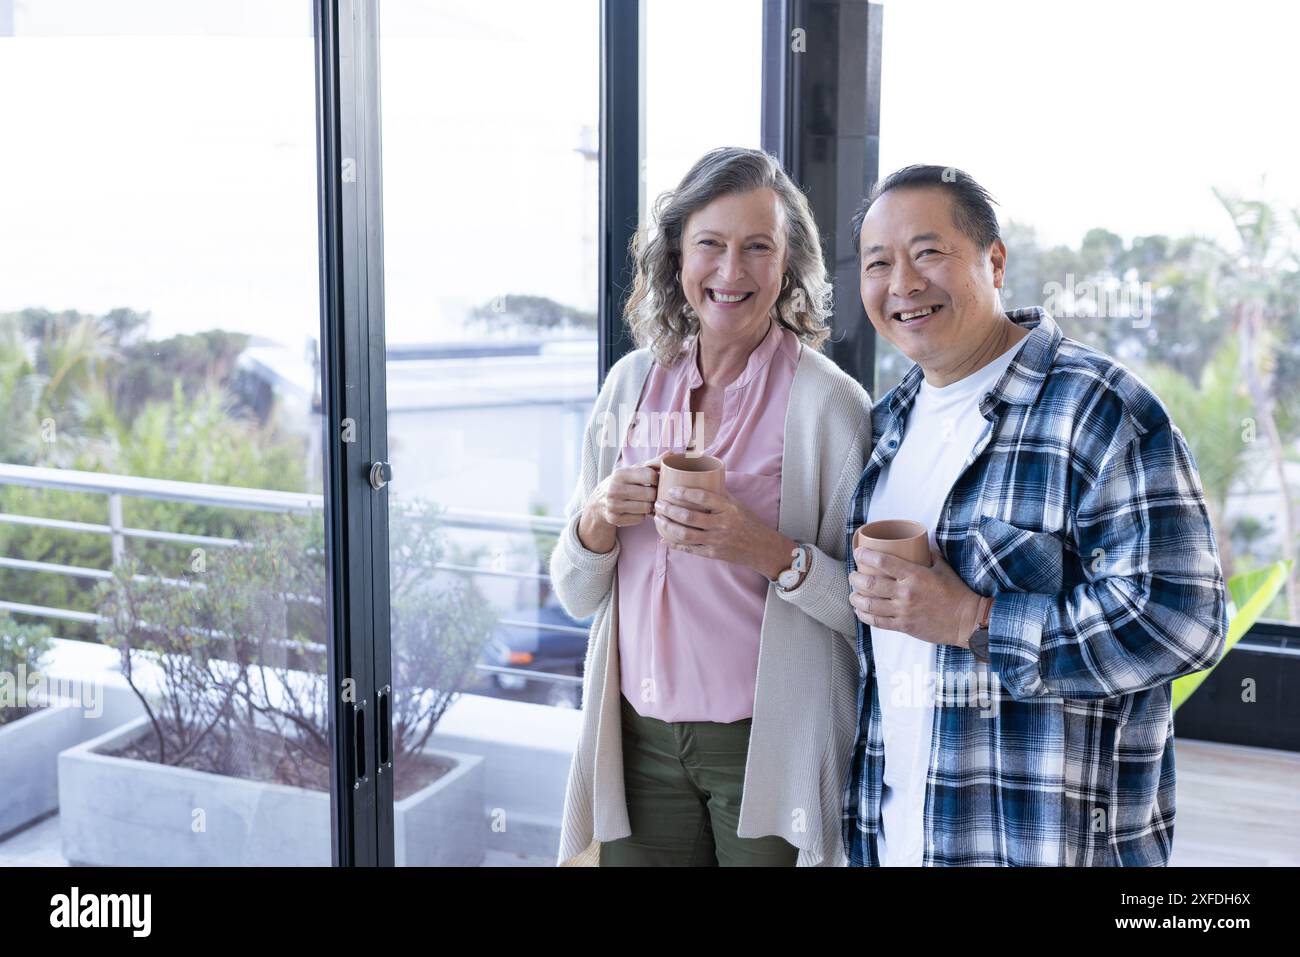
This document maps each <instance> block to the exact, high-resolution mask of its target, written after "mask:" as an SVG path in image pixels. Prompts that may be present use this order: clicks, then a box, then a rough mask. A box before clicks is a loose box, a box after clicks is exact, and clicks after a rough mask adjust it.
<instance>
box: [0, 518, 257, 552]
mask: <svg viewBox="0 0 1300 957" xmlns="http://www.w3.org/2000/svg"><path fill="white" fill-rule="evenodd" d="M0 522H7V523H8V524H10V525H33V526H35V527H37V528H55V529H59V530H60V531H65V532H87V533H90V534H94V535H112V534H114V532H113V527H112V526H111V525H97V524H95V523H94V522H72V521H68V520H67V519H62V518H45V517H44V516H41V515H15V514H12V513H10V512H0ZM119 531H120V534H122V535H124V536H126V537H128V538H145V539H153V540H155V541H160V542H177V543H184V544H186V545H215V546H217V547H219V548H236V547H238V546H240V545H242V544H243V543H242V542H241V541H240V540H239V539H237V538H216V537H214V536H212V535H192V534H189V533H187V532H161V531H154V530H152V529H147V528H123V529H120V530H119Z"/></svg>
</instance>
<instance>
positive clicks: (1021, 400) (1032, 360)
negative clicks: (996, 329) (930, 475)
mask: <svg viewBox="0 0 1300 957" xmlns="http://www.w3.org/2000/svg"><path fill="white" fill-rule="evenodd" d="M1005 315H1006V317H1007V318H1008V319H1010V320H1011V321H1012V322H1014V323H1015V324H1016V325H1018V326H1022V327H1023V328H1025V329H1028V330H1029V335H1028V336H1026V337H1025V341H1024V342H1023V344H1022V346H1021V349H1020V351H1019V352H1017V353H1016V356H1015V358H1014V359H1012V360H1011V364H1010V365H1009V366H1007V369H1006V371H1005V372H1003V373H1002V377H1001V378H1000V379H998V382H997V385H995V386H994V387H993V388H992V389H990V390H989V392H988V395H987V397H986V399H987V401H985V402H982V403H981V411H983V410H984V408H985V407H986V406H987V407H988V408H990V409H991V408H993V407H994V406H996V405H997V404H998V403H1000V402H1006V403H1008V404H1009V405H1033V404H1034V403H1035V402H1037V401H1038V394H1039V393H1040V392H1042V391H1043V384H1044V383H1045V382H1046V381H1047V373H1048V371H1049V370H1050V369H1051V368H1052V362H1053V361H1054V360H1055V359H1056V350H1057V348H1058V347H1059V346H1060V344H1061V329H1060V327H1059V326H1058V325H1057V324H1056V322H1055V321H1054V320H1053V319H1052V317H1051V316H1050V315H1048V314H1047V310H1045V309H1043V308H1042V307H1041V306H1029V307H1027V308H1024V309H1011V310H1008V311H1007V312H1006V313H1005ZM924 378H925V373H924V372H923V371H922V370H921V367H920V365H913V366H912V368H910V369H908V370H907V374H906V375H904V376H903V381H901V382H900V383H898V386H897V387H896V388H895V389H894V390H893V392H892V393H891V395H890V398H889V411H890V412H897V411H898V410H899V409H900V408H906V407H907V406H910V405H911V404H912V400H913V399H914V398H915V397H916V393H917V390H919V389H920V388H921V380H922V379H924Z"/></svg>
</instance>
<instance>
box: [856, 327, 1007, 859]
mask: <svg viewBox="0 0 1300 957" xmlns="http://www.w3.org/2000/svg"><path fill="white" fill-rule="evenodd" d="M1026 338H1027V337H1022V338H1021V339H1020V341H1018V342H1017V343H1016V344H1015V345H1014V346H1012V347H1011V348H1010V349H1008V350H1007V351H1006V352H1004V353H1002V355H1000V356H998V358H996V359H994V360H993V361H992V362H990V363H989V364H988V365H986V366H985V367H984V368H982V369H980V370H979V371H978V372H973V373H971V374H970V375H968V376H967V377H966V378H964V379H960V380H958V381H957V382H953V383H950V384H949V385H946V386H944V387H943V388H941V389H937V388H935V387H934V386H932V385H930V384H929V383H928V382H926V381H925V380H922V381H921V388H920V390H919V391H918V392H917V395H916V399H915V400H914V402H913V404H912V409H911V411H910V412H909V413H908V417H907V424H906V426H905V431H904V433H903V440H902V443H901V444H900V445H899V448H898V453H897V455H895V456H894V458H893V460H892V461H890V462H889V464H887V465H886V466H885V467H884V468H883V469H882V470H881V472H880V477H879V479H878V480H877V481H876V487H875V489H874V490H873V491H872V494H871V503H870V505H869V506H868V507H867V521H868V522H876V521H880V520H882V519H911V520H912V521H914V522H920V523H921V524H922V525H924V526H925V527H926V528H927V529H929V531H930V545H931V547H933V546H934V545H935V538H934V530H935V526H936V525H937V524H938V522H939V512H940V509H942V508H943V503H944V502H945V501H946V500H947V498H948V493H949V492H950V491H951V490H952V486H953V483H954V482H956V481H957V478H958V476H959V475H960V474H961V471H962V466H963V465H964V464H965V463H966V457H967V456H968V455H969V454H970V451H971V449H973V448H974V447H975V443H976V442H978V441H979V438H980V436H981V435H983V433H984V429H985V427H987V425H988V420H987V419H985V418H984V416H982V415H980V411H979V404H980V399H981V398H983V396H984V393H986V392H988V391H989V390H990V389H992V388H993V386H994V385H996V384H997V381H998V379H999V378H1001V376H1002V373H1003V372H1004V371H1006V368H1007V366H1009V365H1010V364H1011V360H1012V359H1014V358H1015V355H1016V353H1017V352H1018V351H1019V350H1020V347H1021V346H1023V345H1024V343H1025V339H1026ZM871 649H872V654H873V657H874V662H875V671H876V680H877V684H876V689H877V694H878V695H879V698H880V713H881V730H882V733H883V735H884V743H885V779H884V789H883V791H882V792H881V804H880V817H881V833H880V835H879V841H878V846H879V851H880V863H881V866H882V867H919V866H920V865H921V863H922V857H923V854H924V851H925V782H926V777H927V775H928V774H929V770H930V744H931V741H930V738H931V733H932V730H933V726H934V692H935V685H936V680H937V679H936V676H935V668H936V665H937V661H936V656H937V646H936V645H933V644H931V643H930V642H928V641H923V640H921V639H919V638H913V637H911V636H910V635H907V634H904V633H902V632H898V631H888V630H885V629H881V628H872V630H871ZM886 836H888V839H889V842H888V845H887V844H886V841H885V838H886Z"/></svg>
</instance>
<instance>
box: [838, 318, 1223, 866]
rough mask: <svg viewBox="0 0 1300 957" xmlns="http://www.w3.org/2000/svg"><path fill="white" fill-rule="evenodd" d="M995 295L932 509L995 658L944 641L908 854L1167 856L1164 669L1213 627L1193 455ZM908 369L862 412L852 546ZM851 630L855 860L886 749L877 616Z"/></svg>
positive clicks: (1201, 664)
mask: <svg viewBox="0 0 1300 957" xmlns="http://www.w3.org/2000/svg"><path fill="white" fill-rule="evenodd" d="M1007 316H1008V317H1009V318H1010V319H1011V320H1012V321H1014V322H1016V323H1017V324H1019V325H1021V326H1024V327H1026V328H1028V329H1030V330H1031V331H1030V333H1029V335H1028V337H1027V338H1026V340H1025V343H1024V346H1023V348H1022V349H1021V351H1020V352H1019V354H1018V355H1017V356H1016V358H1015V359H1014V361H1013V362H1012V363H1011V365H1010V366H1009V367H1008V368H1007V370H1006V372H1005V373H1004V374H1003V376H1002V378H1001V379H1000V380H999V382H998V384H997V385H996V386H995V387H994V389H993V390H992V391H991V392H989V393H987V394H986V395H984V396H983V398H982V400H981V404H980V412H981V413H982V414H983V416H984V418H986V419H988V420H989V422H990V425H989V426H988V427H987V428H986V429H985V431H984V433H983V435H982V436H981V438H980V440H979V441H978V442H977V443H976V445H975V447H974V449H973V450H972V452H971V454H970V456H969V457H968V458H967V460H966V463H965V466H964V470H963V472H962V473H961V475H960V476H959V477H958V479H957V481H956V483H955V484H954V485H953V488H952V490H951V491H950V492H949V495H948V499H947V501H946V502H945V503H944V507H943V509H942V510H941V512H940V519H939V522H938V527H937V528H936V530H935V535H936V541H937V544H938V546H939V548H940V549H941V550H942V551H943V554H944V556H945V558H946V559H947V561H948V562H949V563H950V564H951V565H952V567H953V568H954V569H955V570H956V571H957V573H958V574H959V575H960V576H961V577H962V579H963V580H964V581H965V582H966V584H967V585H968V586H969V587H970V588H972V589H973V590H975V591H977V592H979V593H980V594H981V595H993V596H994V601H993V608H992V613H991V616H990V621H989V654H990V658H991V662H990V663H989V664H987V665H985V664H982V663H979V662H977V661H976V660H975V657H974V655H973V654H972V653H971V652H970V651H969V650H966V649H963V648H959V647H957V646H955V645H938V646H937V675H936V676H934V679H933V680H935V681H936V683H937V689H936V691H935V692H934V700H935V709H934V715H935V718H934V726H933V728H932V729H931V736H930V745H931V747H930V767H929V771H928V773H927V776H926V787H925V816H924V822H925V843H924V859H923V863H924V865H925V866H951V865H1049V866H1058V865H1060V866H1106V865H1120V866H1131V865H1164V864H1167V863H1168V860H1169V853H1170V851H1171V849H1172V846H1173V824H1174V741H1173V713H1172V710H1171V708H1170V682H1171V681H1172V679H1174V678H1176V677H1178V676H1180V675H1186V674H1191V673H1193V672H1196V671H1201V670H1204V669H1206V668H1209V667H1211V666H1212V665H1213V664H1214V663H1215V662H1216V661H1218V659H1219V658H1220V657H1221V655H1222V654H1223V648H1224V640H1225V637H1226V635H1227V592H1226V589H1225V586H1224V581H1223V574H1222V571H1221V568H1220V565H1219V554H1218V548H1217V546H1216V544H1215V541H1214V534H1213V531H1212V529H1211V526H1210V521H1209V516H1208V513H1207V511H1206V507H1205V503H1204V498H1203V494H1202V490H1201V485H1200V479H1199V477H1198V475H1197V471H1196V464H1195V461H1194V459H1193V458H1192V454H1191V451H1190V450H1189V449H1188V447H1187V444H1186V440H1185V439H1184V437H1183V435H1182V433H1181V432H1180V431H1179V430H1178V428H1177V427H1176V426H1175V425H1174V424H1173V422H1172V421H1170V418H1169V415H1168V413H1167V411H1166V410H1165V408H1164V406H1163V405H1162V404H1161V402H1160V400H1159V399H1158V398H1157V397H1156V396H1155V395H1154V393H1152V392H1151V390H1150V389H1149V388H1148V387H1147V386H1146V385H1145V384H1144V383H1143V382H1142V381H1141V380H1140V379H1139V378H1138V377H1137V376H1135V375H1133V374H1132V373H1131V372H1129V371H1128V370H1127V369H1125V368H1124V367H1123V366H1122V365H1120V364H1119V363H1118V362H1115V361H1114V360H1112V359H1110V358H1109V357H1107V356H1106V355H1104V354H1102V353H1100V352H1098V351H1097V350H1095V349H1092V348H1090V347H1088V346H1085V345H1083V344H1082V343H1079V342H1076V341H1074V340H1072V339H1068V338H1065V337H1064V336H1062V334H1061V331H1060V328H1059V327H1058V326H1057V324H1056V323H1055V322H1054V321H1053V320H1052V318H1051V317H1050V316H1049V315H1048V314H1047V313H1046V312H1045V311H1044V310H1042V309H1040V308H1036V307H1035V308H1030V309H1017V310H1012V311H1010V312H1008V313H1007ZM921 379H922V372H921V369H920V367H919V366H915V365H914V366H913V367H912V368H911V369H910V370H909V371H908V373H907V375H906V376H904V378H903V381H902V382H900V383H899V384H898V386H897V387H896V388H894V389H893V390H891V391H890V392H889V393H888V394H887V395H886V396H885V397H884V398H882V399H881V400H880V401H879V402H878V403H877V405H876V406H875V408H874V409H873V411H872V445H873V451H872V453H871V458H870V460H869V462H868V464H867V466H866V468H865V469H864V470H863V473H862V478H861V480H860V481H859V483H858V487H857V491H856V492H855V493H854V496H853V507H852V510H851V511H850V513H849V518H848V522H847V525H846V528H845V536H846V546H847V545H848V544H849V543H851V536H852V534H853V531H854V530H855V529H856V528H857V527H858V526H860V525H861V524H863V522H864V521H865V519H864V517H863V516H864V515H865V514H866V512H867V506H868V504H869V503H870V497H871V493H872V489H873V488H874V487H875V483H876V479H877V478H878V476H879V475H880V470H881V468H882V467H883V466H884V465H885V464H886V463H887V462H889V460H890V459H891V458H893V455H894V453H895V451H896V450H897V449H898V447H899V444H900V443H901V442H902V438H903V428H904V423H905V422H906V419H907V413H908V410H909V409H910V408H911V405H912V401H913V399H914V398H915V396H916V393H917V389H918V388H919V386H920V382H921ZM846 553H847V555H848V558H847V563H848V566H849V569H850V571H852V570H853V569H854V567H855V566H854V561H853V556H852V552H851V550H850V549H849V548H847V547H846ZM918 640H919V639H918ZM857 647H858V666H859V668H860V669H861V676H862V681H861V683H860V688H859V693H858V722H857V726H858V736H857V741H856V743H855V745H854V748H853V755H852V762H851V766H850V772H849V777H848V780H847V782H846V787H845V792H844V810H843V822H842V823H843V838H844V845H845V853H846V854H847V856H848V859H849V863H850V865H851V866H872V867H874V866H879V863H880V859H879V853H878V847H877V841H876V838H877V834H878V833H879V827H880V798H881V786H882V785H881V782H882V775H883V770H884V761H885V753H884V741H883V738H882V735H881V712H880V698H879V694H878V691H877V688H876V684H875V682H874V681H873V672H872V652H871V629H870V627H869V626H867V625H864V624H862V623H861V622H859V623H858V640H857ZM885 690H886V691H888V690H889V689H885Z"/></svg>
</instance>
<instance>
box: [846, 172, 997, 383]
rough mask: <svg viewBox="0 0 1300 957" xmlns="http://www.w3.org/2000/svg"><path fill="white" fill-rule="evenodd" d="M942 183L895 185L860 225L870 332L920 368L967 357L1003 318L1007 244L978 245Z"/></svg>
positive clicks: (863, 289)
mask: <svg viewBox="0 0 1300 957" xmlns="http://www.w3.org/2000/svg"><path fill="white" fill-rule="evenodd" d="M953 203H954V200H953V199H952V197H951V196H950V195H949V193H948V192H947V191H946V190H945V189H943V188H941V187H930V186H921V187H900V188H897V189H892V190H889V191H888V192H886V193H885V194H884V195H882V196H881V197H880V198H879V199H877V200H876V201H875V202H874V203H872V204H871V208H870V209H869V210H868V211H867V215H866V218H865V219H864V220H863V222H862V239H861V243H860V248H861V250H862V255H861V262H860V266H861V272H860V274H859V276H860V282H861V285H860V291H861V294H862V306H863V308H864V309H865V310H866V312H867V317H868V318H869V319H870V320H871V324H872V325H873V326H875V328H876V332H877V333H879V334H880V335H881V336H883V337H884V338H885V339H886V340H887V341H888V342H891V343H893V345H894V346H895V347H896V348H898V350H899V351H900V352H902V353H903V355H905V356H907V357H908V358H909V359H911V360H912V361H913V362H917V363H920V365H921V367H922V368H923V369H928V368H932V367H933V368H937V369H944V368H950V367H952V366H953V365H955V364H957V363H960V362H962V361H963V360H965V359H966V357H968V356H969V355H970V354H971V353H972V352H973V351H974V350H975V349H976V348H978V345H979V344H980V343H981V342H983V341H985V339H986V337H987V336H988V334H989V332H990V330H992V329H993V328H994V326H995V325H996V324H997V323H998V322H999V321H1000V320H1001V316H1002V314H1001V309H1000V307H999V302H998V294H997V287H998V286H1000V285H1001V284H1002V276H1003V270H1004V268H1005V265H1006V246H1004V245H1003V243H1002V241H1001V240H997V241H995V242H994V243H993V244H992V245H991V246H989V248H987V249H980V248H979V247H978V246H977V244H976V243H975V242H974V241H973V240H972V239H971V238H970V237H969V236H967V235H966V234H965V233H963V232H962V231H961V230H960V229H958V228H957V226H956V225H955V223H954V222H953V212H954V206H953Z"/></svg>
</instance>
